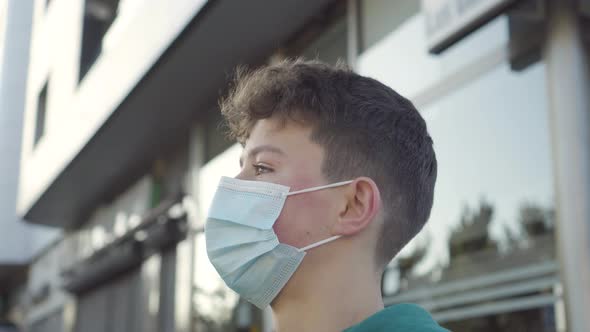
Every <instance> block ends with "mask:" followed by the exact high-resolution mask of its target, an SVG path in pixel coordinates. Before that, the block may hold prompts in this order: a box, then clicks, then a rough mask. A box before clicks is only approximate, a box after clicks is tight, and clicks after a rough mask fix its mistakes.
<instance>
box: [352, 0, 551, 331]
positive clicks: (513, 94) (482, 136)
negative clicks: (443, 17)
mask: <svg viewBox="0 0 590 332" xmlns="http://www.w3.org/2000/svg"><path fill="white" fill-rule="evenodd" d="M371 4H372V2H371ZM374 12H380V11H377V10H376V9H375V10H374ZM365 13H367V8H365ZM372 16H373V17H377V14H372ZM375 21H376V20H373V21H371V17H366V18H365V26H364V29H365V31H364V34H365V38H366V40H367V41H368V43H366V44H365V46H366V47H368V48H366V49H365V50H364V51H363V52H362V54H360V56H359V63H358V68H359V71H360V72H361V74H364V75H368V76H371V77H374V78H376V79H379V80H380V81H382V82H384V83H385V84H387V85H389V86H391V87H392V88H393V89H395V90H396V91H398V92H400V93H401V94H402V95H405V96H407V97H409V98H410V99H412V100H413V102H414V103H415V105H416V106H417V107H418V109H419V110H420V111H421V113H422V115H423V116H424V118H425V120H426V123H427V126H428V130H429V132H430V135H431V136H432V138H433V140H434V146H435V151H436V155H437V160H438V179H437V184H436V187H435V195H434V206H433V209H432V213H431V216H430V220H429V221H428V224H427V225H426V227H425V229H424V231H423V232H422V233H421V234H420V235H419V236H418V237H417V238H416V239H414V240H413V241H412V242H411V243H410V244H409V245H408V246H407V247H406V248H405V249H404V251H402V253H400V255H398V257H397V258H396V259H395V260H394V261H392V263H391V264H390V265H389V267H388V269H387V271H386V273H385V275H384V279H383V284H382V291H383V295H384V301H385V304H386V305H392V304H395V303H400V302H414V303H419V304H421V305H423V306H424V307H425V308H426V309H428V310H429V311H430V312H431V313H432V314H433V316H434V318H435V319H436V320H438V321H439V322H440V323H441V324H443V326H445V327H447V328H449V329H450V330H453V331H458V332H459V331H473V330H477V331H488V330H489V331H515V330H523V331H524V330H526V331H544V332H549V331H554V330H555V326H556V325H557V324H556V322H555V320H556V319H557V317H560V315H561V314H559V313H558V312H557V310H558V309H556V308H559V307H560V304H559V302H560V301H561V299H560V297H559V296H558V295H555V294H558V289H559V288H560V287H561V286H560V280H559V277H558V265H557V258H556V249H555V245H554V242H555V241H554V237H555V228H554V205H555V203H554V192H553V183H552V174H553V172H552V168H551V153H550V152H551V150H550V139H549V122H548V119H549V116H548V101H547V99H546V96H545V95H546V86H545V82H546V81H547V78H546V76H545V72H546V68H545V65H544V63H543V62H539V63H536V64H534V65H532V66H530V67H528V68H527V69H526V70H523V71H520V72H514V71H512V70H511V69H510V65H509V63H508V61H507V60H508V59H507V57H506V53H505V49H506V46H507V45H508V42H509V40H508V25H507V23H508V22H507V18H506V17H503V16H500V17H498V18H496V19H495V20H493V21H491V22H489V23H488V24H486V25H485V26H483V27H482V28H480V29H478V30H477V31H476V32H474V33H472V34H471V35H470V36H468V37H466V38H465V39H463V40H461V41H460V42H459V43H457V44H456V45H454V46H453V47H451V48H449V49H448V50H447V51H445V52H444V53H442V54H441V55H438V56H433V55H431V54H428V51H427V49H428V48H427V45H426V38H425V36H426V34H425V22H424V17H423V15H422V14H421V13H416V14H414V15H413V16H409V17H405V18H404V17H401V18H399V19H398V20H397V22H399V24H398V23H396V24H393V19H392V24H391V25H389V26H392V25H393V28H391V29H392V30H391V31H390V32H388V33H387V32H386V26H387V22H386V21H383V22H382V23H381V24H376V22H375ZM384 32H386V33H385V34H384ZM371 36H373V37H371ZM369 37H371V38H369ZM559 310H561V309H559Z"/></svg>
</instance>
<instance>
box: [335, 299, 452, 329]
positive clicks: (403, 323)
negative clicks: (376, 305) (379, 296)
mask: <svg viewBox="0 0 590 332" xmlns="http://www.w3.org/2000/svg"><path fill="white" fill-rule="evenodd" d="M364 331H371V332H390V331H394V332H397V331H399V332H449V331H448V330H446V329H444V328H442V327H440V325H438V324H437V323H436V322H435V321H434V319H432V317H431V316H430V314H429V313H428V312H426V310H424V309H422V308H421V307H420V306H417V305H415V304H405V303H404V304H397V305H394V306H391V307H387V308H385V309H383V310H381V311H379V312H378V313H376V314H374V315H373V316H371V317H369V318H367V319H365V320H364V321H362V322H360V323H359V324H357V325H355V326H352V327H349V328H348V329H346V330H344V332H364Z"/></svg>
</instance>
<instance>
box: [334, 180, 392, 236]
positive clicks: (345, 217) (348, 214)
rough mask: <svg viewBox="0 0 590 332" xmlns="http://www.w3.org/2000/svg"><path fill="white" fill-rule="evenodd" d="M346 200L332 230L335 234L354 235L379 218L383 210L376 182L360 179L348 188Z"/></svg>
mask: <svg viewBox="0 0 590 332" xmlns="http://www.w3.org/2000/svg"><path fill="white" fill-rule="evenodd" d="M345 195H346V199H345V202H344V206H343V208H342V209H341V212H340V214H339V216H338V220H337V222H336V223H335V224H334V229H333V230H332V231H333V233H334V234H340V235H354V234H357V233H359V232H361V231H362V230H364V229H365V228H367V227H368V226H369V225H370V224H371V222H372V221H373V220H374V219H375V217H376V216H377V214H378V212H379V209H380V208H381V195H380V194H379V188H378V187H377V184H376V183H375V181H373V180H372V179H371V178H368V177H359V178H357V179H356V180H354V182H353V183H351V184H349V185H348V186H347V187H346V192H345Z"/></svg>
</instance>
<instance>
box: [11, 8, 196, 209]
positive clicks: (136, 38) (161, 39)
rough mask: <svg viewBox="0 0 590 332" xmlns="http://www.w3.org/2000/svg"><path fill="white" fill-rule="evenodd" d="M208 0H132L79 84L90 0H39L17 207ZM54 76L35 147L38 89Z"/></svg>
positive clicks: (30, 200) (31, 199) (42, 186)
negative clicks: (86, 1)
mask: <svg viewBox="0 0 590 332" xmlns="http://www.w3.org/2000/svg"><path fill="white" fill-rule="evenodd" d="M205 2H206V1H205V0H176V1H174V2H171V1H168V0H152V1H147V2H141V3H140V2H137V1H133V0H126V1H125V2H122V4H125V6H124V7H122V9H121V13H120V15H119V16H118V17H117V19H116V20H115V22H114V23H113V30H112V31H110V32H111V33H108V35H109V38H108V43H107V44H103V46H104V49H103V52H102V53H101V55H100V56H99V57H98V59H97V60H96V62H95V63H94V65H93V66H92V68H90V70H89V72H88V73H87V74H86V76H85V77H84V79H83V81H82V82H81V84H80V85H78V80H77V78H78V68H79V58H80V44H81V34H82V25H83V24H82V23H83V10H84V1H83V0H52V1H51V2H50V3H49V7H48V8H45V3H46V0H36V1H35V7H34V17H33V30H32V37H31V38H32V39H31V62H30V73H29V81H28V85H27V95H26V111H25V119H24V133H23V148H22V168H21V172H22V174H23V176H22V177H21V179H20V184H19V196H18V205H17V210H18V212H19V214H20V215H24V214H25V213H26V211H28V210H29V208H30V207H31V206H32V205H33V204H34V203H35V201H36V200H37V199H38V198H39V196H40V195H41V194H42V193H43V192H44V191H45V190H46V189H47V188H48V186H49V185H50V183H51V182H52V181H53V180H54V179H55V178H56V177H57V176H58V175H59V174H60V172H62V171H63V169H64V168H65V167H66V166H67V165H68V164H69V162H70V161H71V160H72V159H73V158H74V157H75V156H76V155H77V154H78V153H79V151H80V150H81V149H82V147H84V145H85V144H86V143H87V142H88V141H89V139H90V138H91V137H92V136H93V135H94V134H95V133H96V131H97V130H98V128H99V127H100V126H101V125H102V124H103V123H104V122H105V121H106V119H107V118H108V117H109V116H110V115H111V114H112V112H113V111H114V110H115V109H116V108H117V106H118V105H119V104H120V103H121V102H122V101H123V99H124V98H125V97H126V96H127V95H128V94H129V93H130V91H131V90H132V89H133V87H134V86H135V85H136V84H137V83H138V82H139V81H140V80H141V78H142V77H143V76H144V74H145V73H146V72H147V71H148V70H149V69H150V68H151V67H152V66H153V64H154V63H155V62H156V61H157V59H158V58H159V57H160V56H161V55H162V53H163V52H164V51H165V50H166V48H167V47H168V46H169V45H170V43H171V42H172V41H173V40H174V39H175V38H176V37H177V36H178V34H179V33H180V32H181V31H182V30H183V29H184V27H185V26H186V24H187V23H188V22H190V20H191V19H192V18H193V17H194V15H195V14H196V13H198V11H199V10H200V8H201V7H202V6H203V5H204V3H205ZM48 77H49V89H48V107H47V115H46V129H45V135H44V137H43V138H42V139H41V140H40V141H39V143H38V145H37V146H36V147H35V148H33V142H34V133H35V120H36V119H35V117H36V109H37V98H38V94H39V91H40V90H41V89H42V87H43V86H44V84H45V82H46V81H47V78H48Z"/></svg>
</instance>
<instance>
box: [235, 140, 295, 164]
mask: <svg viewBox="0 0 590 332" xmlns="http://www.w3.org/2000/svg"><path fill="white" fill-rule="evenodd" d="M261 152H270V153H275V154H278V155H282V156H284V155H285V152H283V150H281V149H279V148H277V147H276V146H272V145H260V146H257V147H255V148H254V149H252V150H250V151H249V152H248V159H251V158H254V156H256V155H257V154H259V153H261ZM243 164H244V158H243V156H240V167H241V166H243Z"/></svg>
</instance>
